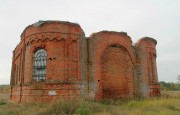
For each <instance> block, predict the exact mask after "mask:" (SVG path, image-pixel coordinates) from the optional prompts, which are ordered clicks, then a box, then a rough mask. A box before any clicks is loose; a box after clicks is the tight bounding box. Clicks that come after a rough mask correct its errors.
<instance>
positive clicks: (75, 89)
mask: <svg viewBox="0 0 180 115" xmlns="http://www.w3.org/2000/svg"><path fill="white" fill-rule="evenodd" d="M155 46H156V41H155V40H154V39H152V38H142V39H140V40H139V41H138V42H137V43H136V45H135V46H133V45H132V40H131V38H130V37H129V36H128V35H127V34H126V33H124V32H113V31H101V32H98V33H94V34H92V35H91V36H90V37H89V38H86V37H85V35H84V32H83V30H82V29H81V27H80V26H79V25H78V24H74V23H70V22H62V21H40V22H38V23H35V24H33V25H30V26H28V27H27V28H26V29H25V30H24V31H23V33H22V35H21V41H20V43H19V44H18V45H17V47H16V48H15V50H14V52H13V62H12V75H11V86H12V90H11V100H12V101H15V102H34V101H36V102H38V101H39V102H40V101H43V102H44V101H51V100H52V99H56V98H59V97H74V96H78V97H79V96H81V97H85V98H91V99H116V98H133V97H134V96H145V97H148V96H155V95H159V94H160V92H159V84H158V77H157V68H156V48H155ZM38 49H44V50H45V51H46V53H47V60H46V80H45V81H35V80H33V66H34V65H33V64H34V53H35V52H36V51H37V50H38Z"/></svg>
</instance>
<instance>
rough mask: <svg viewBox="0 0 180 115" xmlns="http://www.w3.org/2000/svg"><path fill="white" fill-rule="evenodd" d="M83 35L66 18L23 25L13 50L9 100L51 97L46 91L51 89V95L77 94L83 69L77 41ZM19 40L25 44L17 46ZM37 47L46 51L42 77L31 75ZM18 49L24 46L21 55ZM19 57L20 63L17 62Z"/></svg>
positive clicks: (78, 93)
mask: <svg viewBox="0 0 180 115" xmlns="http://www.w3.org/2000/svg"><path fill="white" fill-rule="evenodd" d="M83 38H84V32H83V31H82V29H81V28H80V26H79V25H78V24H72V23H68V22H51V21H50V22H46V23H43V22H38V23H35V24H33V25H31V26H29V27H27V28H26V29H25V31H24V32H23V34H22V39H21V41H22V42H21V43H20V44H19V45H18V46H17V48H16V49H17V50H15V51H14V52H15V59H14V62H13V74H12V78H13V79H14V80H12V86H13V89H12V96H11V97H12V100H16V101H23V102H27V101H33V100H40V101H44V100H45V101H46V100H47V101H48V100H51V98H52V96H49V92H55V94H54V95H55V96H54V97H58V96H79V95H80V85H81V73H82V72H81V71H83V68H82V63H81V61H80V60H81V57H80V45H79V44H81V42H82V40H83ZM22 44H25V48H23V47H21V46H22ZM39 49H44V50H45V51H46V53H47V57H46V80H45V81H35V80H34V79H33V64H34V53H35V52H36V51H37V50H39ZM22 50H25V55H24V58H22V56H21V54H22V52H21V51H22ZM16 55H17V56H16ZM22 59H24V65H22V63H20V61H21V60H22ZM21 66H24V67H23V68H24V71H20V70H19V69H18V68H20V67H21ZM20 73H23V75H24V76H21V75H20ZM21 80H22V81H21ZM15 87H17V88H15ZM54 97H53V98H54Z"/></svg>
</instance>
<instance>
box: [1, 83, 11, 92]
mask: <svg viewBox="0 0 180 115" xmlns="http://www.w3.org/2000/svg"><path fill="white" fill-rule="evenodd" d="M9 92H10V85H0V93H9Z"/></svg>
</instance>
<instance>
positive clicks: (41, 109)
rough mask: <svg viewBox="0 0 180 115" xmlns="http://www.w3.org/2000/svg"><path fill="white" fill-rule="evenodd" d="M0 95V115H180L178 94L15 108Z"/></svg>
mask: <svg viewBox="0 0 180 115" xmlns="http://www.w3.org/2000/svg"><path fill="white" fill-rule="evenodd" d="M8 98H9V96H8V94H0V115H63V114H77V115H91V114H92V115H180V92H170V91H166V92H162V96H161V97H158V98H149V99H138V100H109V101H105V100H104V101H85V100H83V99H68V100H64V99H59V100H56V101H53V102H51V103H31V104H16V103H11V102H9V101H8Z"/></svg>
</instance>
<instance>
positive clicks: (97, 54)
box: [89, 31, 135, 99]
mask: <svg viewBox="0 0 180 115" xmlns="http://www.w3.org/2000/svg"><path fill="white" fill-rule="evenodd" d="M131 44H132V41H131V39H130V37H129V36H128V35H127V34H126V33H118V32H108V31H102V32H99V33H95V34H92V35H91V37H90V42H89V54H90V56H89V61H90V63H91V64H92V65H90V69H89V74H90V75H89V76H90V81H89V82H90V83H89V84H90V85H89V86H90V91H89V93H90V96H91V95H94V96H95V98H96V99H102V98H119V97H126V98H128V97H133V94H134V86H133V85H134V83H133V82H134V81H133V79H134V78H133V70H132V68H133V67H132V65H133V64H134V63H135V56H134V54H133V50H132V45H131ZM116 45H117V46H120V48H119V49H114V48H113V47H112V46H116ZM109 48H110V49H109ZM108 50H112V51H108ZM106 52H107V54H106ZM108 52H109V53H110V54H108ZM117 52H118V53H117ZM104 53H105V54H104ZM111 53H112V54H111ZM113 55H114V56H113ZM125 57H126V58H125ZM118 59H119V60H118ZM115 60H116V61H117V63H115V62H113V61H115ZM108 61H110V62H108ZM124 61H125V62H127V63H126V65H124V64H123V63H124ZM121 62H123V63H121ZM108 63H109V65H110V63H112V66H111V67H108V68H106V69H105V67H106V64H107V66H108ZM119 64H120V65H119ZM117 67H119V71H117V70H116V69H115V68H117ZM124 67H126V68H124ZM113 69H115V70H113ZM105 71H106V72H105ZM107 71H109V72H107ZM111 73H113V74H112V75H111V77H110V76H109V78H108V77H107V76H108V75H110V74H111ZM117 76H118V77H117ZM118 79H119V80H118ZM117 80H118V81H117ZM108 81H110V83H109V84H111V86H110V87H109V86H108V85H106V84H107V83H106V82H108ZM122 82H126V83H124V84H126V86H127V87H126V86H123V85H121V83H122ZM107 87H109V89H107ZM112 87H114V88H112ZM111 88H112V89H111ZM107 90H109V93H108V95H104V92H106V93H107ZM116 91H117V92H116ZM112 92H116V93H115V94H114V95H113V93H112Z"/></svg>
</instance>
